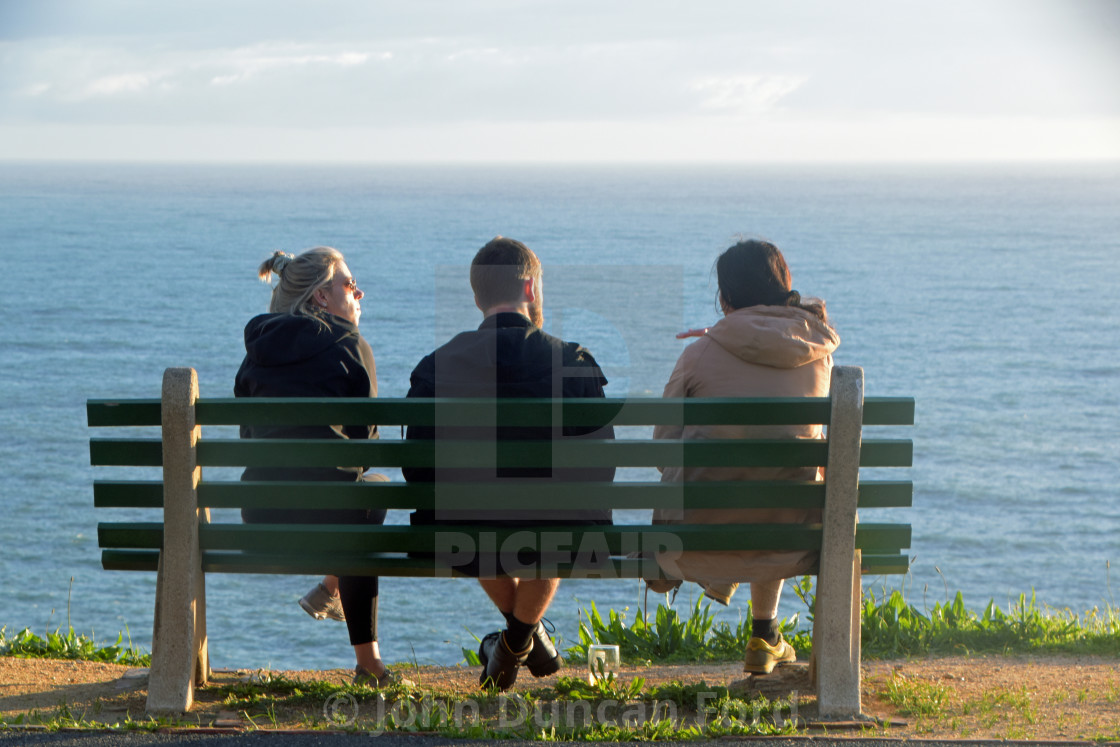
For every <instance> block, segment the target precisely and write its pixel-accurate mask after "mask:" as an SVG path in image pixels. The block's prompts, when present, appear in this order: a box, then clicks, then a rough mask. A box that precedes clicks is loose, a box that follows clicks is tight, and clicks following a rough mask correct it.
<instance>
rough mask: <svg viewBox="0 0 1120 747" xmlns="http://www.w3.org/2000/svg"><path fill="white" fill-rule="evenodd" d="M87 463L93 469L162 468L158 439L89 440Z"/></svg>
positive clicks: (161, 455) (161, 452) (161, 443)
mask: <svg viewBox="0 0 1120 747" xmlns="http://www.w3.org/2000/svg"><path fill="white" fill-rule="evenodd" d="M89 463H90V464H92V465H93V466H95V467H162V466H163V442H162V441H160V440H159V439H158V438H91V439H90V440H89Z"/></svg>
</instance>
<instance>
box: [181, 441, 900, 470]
mask: <svg viewBox="0 0 1120 747" xmlns="http://www.w3.org/2000/svg"><path fill="white" fill-rule="evenodd" d="M437 453H438V457H439V460H440V464H441V466H444V467H462V468H469V467H478V466H479V465H489V466H494V467H536V466H552V467H553V468H565V467H572V468H576V467H578V468H587V467H648V466H658V465H660V466H682V465H688V466H696V467H700V466H770V467H778V466H781V467H799V466H823V465H824V464H825V463H826V462H827V459H828V444H827V442H825V441H821V440H789V439H785V440H777V439H755V440H750V441H741V440H737V439H722V440H712V441H688V440H664V441H652V442H651V441H625V440H617V441H611V440H599V439H570V440H565V441H557V442H551V441H521V442H515V443H503V444H501V446H500V448H495V445H494V444H493V443H488V442H484V441H439V442H436V443H435V444H434V445H433V442H423V441H393V442H390V441H343V440H326V439H306V440H285V441H283V442H278V441H269V440H266V439H209V440H203V441H201V442H200V443H199V445H198V460H199V463H200V464H202V465H203V466H210V467H240V466H255V467H282V466H297V465H298V466H307V467H312V466H318V467H331V466H337V465H339V464H364V465H377V466H393V467H429V466H431V465H432V464H433V463H434V460H435V458H436V455H437ZM912 459H913V444H912V443H911V442H910V441H908V440H890V439H869V440H865V441H864V442H863V447H862V449H861V450H860V464H861V466H865V467H890V466H909V465H910V462H911V461H912Z"/></svg>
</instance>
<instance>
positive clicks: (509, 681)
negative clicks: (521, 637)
mask: <svg viewBox="0 0 1120 747" xmlns="http://www.w3.org/2000/svg"><path fill="white" fill-rule="evenodd" d="M532 650H533V646H532V644H529V648H527V649H525V650H524V651H520V652H515V651H510V649H509V646H507V645H506V638H505V636H504V635H502V633H501V632H500V631H499V632H495V633H490V634H489V635H487V636H486V637H484V638H483V639H482V643H481V644H479V646H478V658H479V661H481V662H482V674H480V675H479V676H478V684H480V685H482V686H483V687H496V688H498V689H499V690H503V691H504V690H508V689H510V688H511V687H513V683H514V682H516V681H517V668H518V667H520V666H521V665H522V664H524V663H525V660H526V658H528V656H529V653H530V652H531V651H532Z"/></svg>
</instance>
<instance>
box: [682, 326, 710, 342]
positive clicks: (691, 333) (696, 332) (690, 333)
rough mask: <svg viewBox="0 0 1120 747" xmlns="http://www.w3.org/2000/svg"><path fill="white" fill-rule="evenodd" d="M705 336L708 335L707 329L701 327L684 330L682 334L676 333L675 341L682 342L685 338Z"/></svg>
mask: <svg viewBox="0 0 1120 747" xmlns="http://www.w3.org/2000/svg"><path fill="white" fill-rule="evenodd" d="M706 334H708V328H707V327H701V328H700V329H686V330H685V331H684V332H678V333H677V339H678V340H683V339H685V338H686V337H703V336H704V335H706Z"/></svg>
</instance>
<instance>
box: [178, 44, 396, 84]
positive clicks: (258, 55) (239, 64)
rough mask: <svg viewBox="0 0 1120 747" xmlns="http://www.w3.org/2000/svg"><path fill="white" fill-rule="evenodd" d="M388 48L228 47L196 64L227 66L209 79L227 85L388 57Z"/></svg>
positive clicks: (357, 63)
mask: <svg viewBox="0 0 1120 747" xmlns="http://www.w3.org/2000/svg"><path fill="white" fill-rule="evenodd" d="M392 56H393V55H392V53H391V52H381V53H380V54H371V53H369V52H355V51H344V52H334V53H308V52H299V51H291V50H285V49H280V50H275V49H270V48H269V47H267V46H266V47H254V48H250V49H237V50H232V51H231V52H229V53H228V54H226V55H224V57H225V59H224V60H219V61H214V62H208V63H205V64H204V65H202V64H200V66H206V67H217V68H227V69H229V70H230V72H224V73H221V74H218V75H215V76H214V77H212V78H211V79H210V82H211V83H212V84H213V85H219V86H221V85H230V84H232V83H241V82H245V81H248V80H249V79H250V78H253V77H255V76H257V75H262V74H267V73H277V74H283V73H284V71H285V70H291V69H294V68H301V67H307V66H311V65H323V66H334V67H343V68H345V67H354V66H357V65H364V64H365V63H366V62H368V61H369V60H370V59H371V58H374V57H376V58H377V59H381V60H388V59H392Z"/></svg>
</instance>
